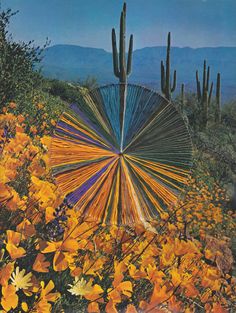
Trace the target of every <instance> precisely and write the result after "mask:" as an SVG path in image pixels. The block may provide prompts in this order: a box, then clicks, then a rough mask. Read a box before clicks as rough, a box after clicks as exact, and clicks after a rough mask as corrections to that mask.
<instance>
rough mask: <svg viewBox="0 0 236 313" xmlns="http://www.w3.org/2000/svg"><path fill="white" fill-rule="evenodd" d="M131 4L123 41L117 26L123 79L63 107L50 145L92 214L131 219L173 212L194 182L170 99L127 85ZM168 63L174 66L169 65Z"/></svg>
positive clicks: (61, 174)
mask: <svg viewBox="0 0 236 313" xmlns="http://www.w3.org/2000/svg"><path fill="white" fill-rule="evenodd" d="M125 17H126V5H125V4H124V7H123V11H122V13H121V18H120V45H119V48H120V50H119V54H118V52H117V45H116V34H115V30H114V29H113V30H112V49H113V65H114V74H115V76H117V77H118V78H119V81H120V83H119V84H112V85H108V86H104V87H100V88H97V89H95V90H93V91H90V92H88V93H87V94H85V95H83V96H82V98H81V100H80V101H78V103H77V104H73V105H72V106H71V111H70V112H69V113H64V114H63V115H62V117H61V119H60V121H59V122H58V124H57V127H56V130H55V134H54V137H53V139H52V144H51V166H52V170H53V174H54V177H55V180H56V183H57V184H58V186H59V188H60V190H61V192H62V193H63V195H64V196H65V197H66V199H67V202H68V203H69V204H70V205H71V206H73V207H74V208H75V209H76V210H78V212H80V214H81V217H82V218H83V219H85V220H87V221H88V220H90V221H97V222H101V223H105V224H116V225H130V224H139V223H142V224H143V225H144V226H145V227H146V228H149V229H151V228H150V227H149V225H151V224H150V222H152V221H153V220H157V219H162V218H164V217H165V216H166V211H167V208H168V207H169V206H170V205H172V204H174V203H175V202H176V200H177V198H178V194H179V192H181V191H182V190H183V188H184V186H185V184H186V182H187V178H188V174H189V170H190V166H191V158H192V149H191V140H190V137H189V133H188V131H187V128H186V126H185V124H184V121H183V119H182V117H181V115H180V114H179V113H178V111H177V110H176V108H175V107H174V106H173V105H172V104H171V102H170V101H169V100H167V99H165V98H164V97H162V96H160V95H159V94H158V93H156V92H154V91H151V90H149V89H147V88H144V87H141V86H137V85H132V84H128V83H127V76H128V75H129V74H130V72H131V60H132V49H133V36H132V35H131V37H130V42H129V52H128V61H127V65H126V61H125V56H126V54H125ZM168 70H169V66H167V71H168Z"/></svg>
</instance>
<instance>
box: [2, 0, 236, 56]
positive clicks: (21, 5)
mask: <svg viewBox="0 0 236 313" xmlns="http://www.w3.org/2000/svg"><path fill="white" fill-rule="evenodd" d="M0 2H1V6H2V8H8V7H9V8H12V9H13V10H19V11H20V12H19V13H18V14H17V15H16V16H15V17H13V18H12V22H11V28H10V31H11V32H12V34H13V37H14V38H15V39H17V40H23V41H28V40H31V39H34V40H35V42H36V43H37V44H43V43H44V42H45V39H46V37H48V38H49V39H50V40H51V45H54V44H76V45H81V46H89V47H96V48H104V49H105V50H109V51H110V50H111V43H110V36H111V35H110V33H111V28H112V27H116V28H117V29H118V26H119V16H120V10H121V8H122V3H123V1H121V0H0ZM126 2H127V32H128V35H129V34H130V33H131V32H132V33H133V34H134V39H135V46H134V47H135V49H137V48H142V47H147V46H160V45H164V44H165V43H166V36H167V32H168V31H171V32H172V44H173V45H174V46H179V47H184V46H190V47H203V46H208V47H209V46H211V47H214V46H236V0H127V1H126Z"/></svg>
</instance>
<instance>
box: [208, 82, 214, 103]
mask: <svg viewBox="0 0 236 313" xmlns="http://www.w3.org/2000/svg"><path fill="white" fill-rule="evenodd" d="M212 91H213V82H212V83H211V87H210V92H209V97H208V105H210V104H211V96H212Z"/></svg>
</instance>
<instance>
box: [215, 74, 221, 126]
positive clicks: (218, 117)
mask: <svg viewBox="0 0 236 313" xmlns="http://www.w3.org/2000/svg"><path fill="white" fill-rule="evenodd" d="M215 121H216V123H220V122H221V86H220V73H218V74H217V81H216V111H215Z"/></svg>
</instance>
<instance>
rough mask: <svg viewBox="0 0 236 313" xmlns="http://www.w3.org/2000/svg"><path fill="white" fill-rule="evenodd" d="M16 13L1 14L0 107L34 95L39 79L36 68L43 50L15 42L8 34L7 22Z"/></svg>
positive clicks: (8, 11)
mask: <svg viewBox="0 0 236 313" xmlns="http://www.w3.org/2000/svg"><path fill="white" fill-rule="evenodd" d="M16 13H17V12H12V11H11V9H8V10H6V11H1V12H0V106H3V105H4V103H6V102H9V101H12V100H16V99H17V98H19V97H21V98H25V97H26V96H28V95H31V96H33V94H34V91H35V88H38V87H39V86H40V84H41V79H42V78H41V76H40V73H39V70H38V71H36V70H35V67H36V65H38V64H39V62H40V60H41V55H42V51H43V48H44V47H43V48H40V47H36V46H34V42H33V41H30V42H28V43H25V42H15V41H14V40H13V38H12V35H11V34H9V31H8V27H9V23H10V20H11V18H12V17H13V16H14V15H15V14H16Z"/></svg>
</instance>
